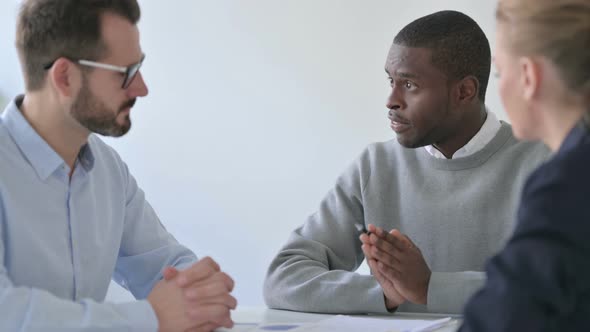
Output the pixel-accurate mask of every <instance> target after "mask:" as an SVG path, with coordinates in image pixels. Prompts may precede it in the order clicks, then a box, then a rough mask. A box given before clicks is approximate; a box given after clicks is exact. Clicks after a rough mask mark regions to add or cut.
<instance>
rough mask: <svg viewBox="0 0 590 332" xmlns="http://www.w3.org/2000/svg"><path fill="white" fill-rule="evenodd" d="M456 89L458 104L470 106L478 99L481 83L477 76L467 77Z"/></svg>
mask: <svg viewBox="0 0 590 332" xmlns="http://www.w3.org/2000/svg"><path fill="white" fill-rule="evenodd" d="M456 89H457V102H458V103H459V104H470V103H472V102H473V101H474V100H476V99H477V98H478V95H479V81H478V80H477V78H475V76H472V75H469V76H466V77H464V78H463V79H461V80H460V81H459V82H458V83H457V85H456Z"/></svg>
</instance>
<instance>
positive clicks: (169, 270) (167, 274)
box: [162, 266, 179, 281]
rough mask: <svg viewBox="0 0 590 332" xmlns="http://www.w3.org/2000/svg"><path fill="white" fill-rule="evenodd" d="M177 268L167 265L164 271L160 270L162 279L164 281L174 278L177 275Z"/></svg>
mask: <svg viewBox="0 0 590 332" xmlns="http://www.w3.org/2000/svg"><path fill="white" fill-rule="evenodd" d="M178 273H179V272H178V270H177V269H176V268H175V267H173V266H167V267H166V268H165V269H164V271H163V272H162V276H163V277H164V280H166V281H170V280H172V279H174V277H176V276H177V275H178Z"/></svg>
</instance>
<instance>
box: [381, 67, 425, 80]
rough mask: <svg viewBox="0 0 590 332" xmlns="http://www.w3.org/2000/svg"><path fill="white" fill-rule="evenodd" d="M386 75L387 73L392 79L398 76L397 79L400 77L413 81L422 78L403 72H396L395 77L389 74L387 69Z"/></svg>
mask: <svg viewBox="0 0 590 332" xmlns="http://www.w3.org/2000/svg"><path fill="white" fill-rule="evenodd" d="M385 73H386V74H387V75H388V76H390V77H392V76H397V77H399V78H412V79H416V78H419V77H420V76H419V75H417V74H414V73H409V72H403V71H396V72H395V73H394V75H391V74H390V73H389V71H387V69H385Z"/></svg>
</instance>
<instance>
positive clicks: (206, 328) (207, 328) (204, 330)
mask: <svg viewBox="0 0 590 332" xmlns="http://www.w3.org/2000/svg"><path fill="white" fill-rule="evenodd" d="M219 326H220V325H219V324H213V323H205V324H201V325H199V326H196V327H193V328H190V329H188V330H186V331H185V332H211V331H214V330H215V329H216V328H218V327H219Z"/></svg>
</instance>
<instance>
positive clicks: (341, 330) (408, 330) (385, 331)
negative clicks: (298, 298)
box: [289, 315, 451, 332]
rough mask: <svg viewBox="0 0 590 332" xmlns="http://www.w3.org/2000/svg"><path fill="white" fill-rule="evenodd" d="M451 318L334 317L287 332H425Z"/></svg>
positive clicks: (440, 325) (442, 324)
mask: <svg viewBox="0 0 590 332" xmlns="http://www.w3.org/2000/svg"><path fill="white" fill-rule="evenodd" d="M450 321H451V317H447V318H442V319H437V320H419V319H382V318H371V317H353V316H342V315H338V316H334V317H331V318H328V319H324V320H321V321H319V322H316V323H308V324H305V325H303V326H300V327H298V328H295V329H292V330H289V332H359V331H371V332H426V331H433V330H435V329H437V328H439V327H442V326H444V325H445V324H448V323H449V322H450Z"/></svg>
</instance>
